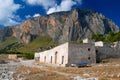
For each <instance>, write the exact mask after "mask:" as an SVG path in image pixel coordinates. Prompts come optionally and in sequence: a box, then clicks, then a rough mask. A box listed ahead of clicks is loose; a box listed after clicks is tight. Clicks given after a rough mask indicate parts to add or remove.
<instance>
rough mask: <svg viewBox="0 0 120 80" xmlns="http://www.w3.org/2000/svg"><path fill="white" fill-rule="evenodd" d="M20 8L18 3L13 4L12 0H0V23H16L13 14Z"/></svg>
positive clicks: (5, 24)
mask: <svg viewBox="0 0 120 80" xmlns="http://www.w3.org/2000/svg"><path fill="white" fill-rule="evenodd" d="M19 8H20V5H19V4H15V3H14V0H4V1H3V0H0V24H2V25H4V26H10V25H16V24H18V22H16V18H19V17H18V16H17V15H15V13H16V11H17V10H18V9H19Z"/></svg>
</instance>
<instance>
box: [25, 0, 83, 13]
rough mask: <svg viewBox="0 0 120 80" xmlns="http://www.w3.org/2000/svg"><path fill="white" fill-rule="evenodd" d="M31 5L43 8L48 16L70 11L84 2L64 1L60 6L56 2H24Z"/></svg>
mask: <svg viewBox="0 0 120 80" xmlns="http://www.w3.org/2000/svg"><path fill="white" fill-rule="evenodd" d="M24 1H25V2H26V3H27V4H29V5H40V6H42V7H43V8H44V9H45V10H46V13H47V14H50V13H53V12H60V11H68V10H71V8H72V7H73V6H74V5H77V4H82V0H62V1H61V2H60V4H58V3H57V1H56V0H24Z"/></svg>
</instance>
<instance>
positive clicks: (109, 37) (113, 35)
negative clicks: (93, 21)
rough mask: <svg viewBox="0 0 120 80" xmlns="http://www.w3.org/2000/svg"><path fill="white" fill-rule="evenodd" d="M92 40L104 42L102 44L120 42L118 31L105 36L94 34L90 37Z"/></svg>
mask: <svg viewBox="0 0 120 80" xmlns="http://www.w3.org/2000/svg"><path fill="white" fill-rule="evenodd" d="M92 39H94V40H95V41H104V42H115V41H120V31H119V32H116V33H113V32H109V33H108V34H107V35H103V34H94V35H92Z"/></svg>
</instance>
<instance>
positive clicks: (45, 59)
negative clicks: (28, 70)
mask: <svg viewBox="0 0 120 80" xmlns="http://www.w3.org/2000/svg"><path fill="white" fill-rule="evenodd" d="M35 61H39V62H41V63H46V64H55V65H58V66H70V65H71V64H73V63H81V62H84V61H86V62H88V63H89V64H94V63H96V54H95V46H94V45H93V44H83V43H70V42H67V43H64V44H62V45H60V46H57V47H55V48H53V49H51V50H47V51H44V52H36V53H35Z"/></svg>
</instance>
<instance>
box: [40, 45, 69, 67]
mask: <svg viewBox="0 0 120 80" xmlns="http://www.w3.org/2000/svg"><path fill="white" fill-rule="evenodd" d="M39 56H40V58H39V61H40V62H42V63H48V64H49V63H51V64H56V65H59V66H66V64H67V63H68V43H65V44H62V45H60V46H58V47H55V48H53V49H51V50H47V51H44V52H40V54H39ZM55 56H56V57H55Z"/></svg>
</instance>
